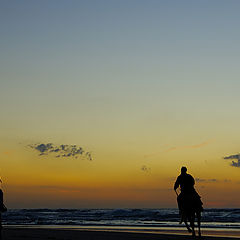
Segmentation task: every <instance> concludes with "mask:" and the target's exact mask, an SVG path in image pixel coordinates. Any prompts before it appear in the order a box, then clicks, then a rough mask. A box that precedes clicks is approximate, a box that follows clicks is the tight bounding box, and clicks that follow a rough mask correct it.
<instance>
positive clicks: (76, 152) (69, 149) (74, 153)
mask: <svg viewBox="0 0 240 240" xmlns="http://www.w3.org/2000/svg"><path fill="white" fill-rule="evenodd" d="M28 147H30V148H32V149H34V150H36V151H38V153H39V156H42V155H51V156H54V157H56V158H60V157H62V158H70V157H71V158H83V159H88V160H90V161H92V160H93V158H92V154H91V153H90V152H86V151H85V150H84V149H83V148H82V147H79V146H77V145H67V144H61V145H55V144H53V143H46V144H45V143H40V144H30V145H28Z"/></svg>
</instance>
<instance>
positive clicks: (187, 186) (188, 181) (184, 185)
mask: <svg viewBox="0 0 240 240" xmlns="http://www.w3.org/2000/svg"><path fill="white" fill-rule="evenodd" d="M194 184H195V180H194V178H193V177H192V176H191V175H190V174H188V173H187V168H186V167H182V168H181V174H180V175H179V176H178V177H177V180H176V182H175V184H174V190H175V191H176V190H177V188H178V187H179V186H180V189H181V193H180V194H179V195H178V197H177V202H178V208H179V213H180V215H181V214H182V210H183V208H184V207H186V206H184V198H185V197H186V196H187V195H188V196H189V195H192V196H193V199H194V200H196V202H197V205H198V206H199V208H201V211H202V201H201V199H200V196H199V195H198V193H197V192H196V190H195V188H194ZM193 204H194V203H193Z"/></svg>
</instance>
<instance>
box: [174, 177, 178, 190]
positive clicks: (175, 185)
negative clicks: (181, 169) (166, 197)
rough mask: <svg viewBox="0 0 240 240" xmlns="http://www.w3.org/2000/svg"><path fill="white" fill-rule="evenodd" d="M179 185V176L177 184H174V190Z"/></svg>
mask: <svg viewBox="0 0 240 240" xmlns="http://www.w3.org/2000/svg"><path fill="white" fill-rule="evenodd" d="M178 187H179V178H177V180H176V182H175V184H174V190H176V189H177V188H178Z"/></svg>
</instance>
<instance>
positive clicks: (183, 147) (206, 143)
mask: <svg viewBox="0 0 240 240" xmlns="http://www.w3.org/2000/svg"><path fill="white" fill-rule="evenodd" d="M212 142H213V140H209V141H205V142H202V143H199V144H194V145H186V146H177V147H170V148H168V149H165V150H163V151H161V152H156V153H152V154H147V155H145V156H144V157H152V156H154V155H157V154H160V153H163V152H171V151H176V150H181V149H197V148H201V147H205V146H207V145H208V144H210V143H212Z"/></svg>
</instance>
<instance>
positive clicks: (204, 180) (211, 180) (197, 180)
mask: <svg viewBox="0 0 240 240" xmlns="http://www.w3.org/2000/svg"><path fill="white" fill-rule="evenodd" d="M195 180H196V182H207V183H211V182H218V180H217V179H215V178H212V179H205V178H196V179H195Z"/></svg>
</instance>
